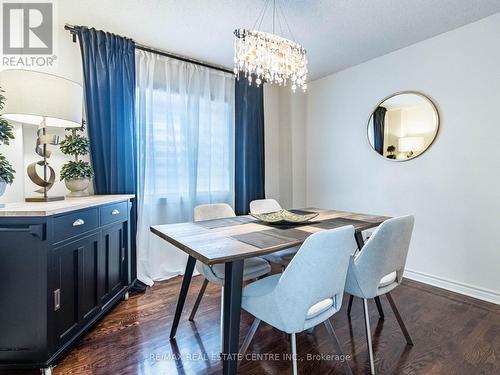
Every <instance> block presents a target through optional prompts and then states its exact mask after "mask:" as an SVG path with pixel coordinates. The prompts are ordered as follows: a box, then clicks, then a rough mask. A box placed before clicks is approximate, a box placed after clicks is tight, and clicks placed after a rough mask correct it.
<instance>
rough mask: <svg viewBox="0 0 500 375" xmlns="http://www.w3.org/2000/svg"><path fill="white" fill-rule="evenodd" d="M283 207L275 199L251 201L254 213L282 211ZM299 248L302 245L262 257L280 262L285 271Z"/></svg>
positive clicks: (251, 211)
mask: <svg viewBox="0 0 500 375" xmlns="http://www.w3.org/2000/svg"><path fill="white" fill-rule="evenodd" d="M281 209H282V208H281V205H280V204H279V203H278V202H277V201H276V200H275V199H257V200H254V201H251V202H250V213H252V214H265V213H268V212H276V211H280V210H281ZM299 248H300V246H294V247H289V248H287V249H283V250H279V251H276V252H274V253H271V254H266V255H263V256H262V258H264V259H266V260H267V261H269V262H271V263H275V264H279V265H280V266H281V271H282V272H283V270H284V269H285V267H286V265H287V264H288V263H290V260H292V258H293V257H294V255H295V254H296V253H297V251H298V250H299Z"/></svg>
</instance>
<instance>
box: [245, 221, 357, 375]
mask: <svg viewBox="0 0 500 375" xmlns="http://www.w3.org/2000/svg"><path fill="white" fill-rule="evenodd" d="M353 237H354V227H353V226H346V227H342V228H337V229H333V230H328V231H322V232H318V233H315V234H312V235H311V236H310V237H309V238H307V239H306V241H305V242H304V243H303V244H302V246H301V247H300V249H299V251H298V252H297V254H296V255H295V257H293V259H292V260H291V262H290V264H289V265H288V267H287V268H286V269H285V271H284V272H283V273H282V274H277V275H272V276H268V277H265V278H263V279H260V280H258V281H255V282H253V283H251V284H249V285H248V286H246V287H245V288H244V289H243V297H242V308H243V309H244V310H246V311H248V312H249V313H250V314H252V315H254V316H255V321H254V323H253V324H252V327H251V328H250V331H249V333H248V335H247V336H246V338H245V341H244V343H243V345H242V348H241V350H240V354H241V355H244V353H245V352H246V351H247V349H248V346H249V344H250V342H251V340H252V338H253V336H254V334H255V332H256V331H257V328H258V326H259V324H260V322H261V321H264V322H266V323H267V324H269V325H271V326H273V327H275V328H277V329H279V330H281V331H284V332H286V333H288V334H291V344H292V345H291V346H292V354H293V356H292V357H293V373H294V374H297V349H296V340H295V334H296V333H299V332H303V331H305V330H308V329H309V328H312V327H314V326H316V325H318V324H321V323H324V324H325V326H326V328H327V330H328V332H329V333H330V334H331V335H332V338H333V341H334V344H335V345H336V347H337V350H339V351H340V352H342V350H341V348H340V344H339V342H338V339H337V337H336V335H335V332H334V330H333V327H332V324H331V323H330V321H329V318H330V317H331V316H332V315H333V314H335V313H336V312H337V311H339V309H340V307H341V306H342V296H343V293H344V285H345V280H346V274H347V268H348V266H349V258H350V257H351V254H352V253H353V252H354V241H353ZM343 365H344V369H345V371H346V372H347V373H351V370H350V368H349V365H348V364H347V362H346V361H343Z"/></svg>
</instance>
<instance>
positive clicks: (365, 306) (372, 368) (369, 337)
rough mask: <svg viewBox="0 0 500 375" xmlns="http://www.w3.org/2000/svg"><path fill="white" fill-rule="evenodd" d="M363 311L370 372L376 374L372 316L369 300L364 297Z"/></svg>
mask: <svg viewBox="0 0 500 375" xmlns="http://www.w3.org/2000/svg"><path fill="white" fill-rule="evenodd" d="M363 311H364V313H365V328H366V342H367V344H368V355H369V356H370V374H372V375H374V374H375V362H374V360H373V347H372V333H371V329H370V316H369V314H368V300H367V299H366V298H363Z"/></svg>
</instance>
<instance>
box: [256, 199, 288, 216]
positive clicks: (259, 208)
mask: <svg viewBox="0 0 500 375" xmlns="http://www.w3.org/2000/svg"><path fill="white" fill-rule="evenodd" d="M279 210H281V206H280V204H279V203H278V202H277V201H276V200H274V199H257V200H254V201H251V202H250V212H251V213H252V214H266V213H268V212H276V211H279Z"/></svg>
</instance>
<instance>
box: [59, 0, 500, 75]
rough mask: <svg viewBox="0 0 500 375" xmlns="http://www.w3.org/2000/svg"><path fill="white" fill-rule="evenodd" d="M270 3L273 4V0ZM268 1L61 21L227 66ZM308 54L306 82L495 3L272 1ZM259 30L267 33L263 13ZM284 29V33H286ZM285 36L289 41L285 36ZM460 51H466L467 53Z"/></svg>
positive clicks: (220, 1)
mask: <svg viewBox="0 0 500 375" xmlns="http://www.w3.org/2000/svg"><path fill="white" fill-rule="evenodd" d="M270 1H272V0H270ZM264 2H265V0H232V1H231V0H175V1H174V0H59V1H57V3H58V8H57V12H58V18H59V20H60V22H63V23H70V24H76V25H86V26H93V27H96V28H100V29H103V30H105V31H110V32H114V33H117V34H120V35H124V36H128V37H131V38H133V39H135V40H136V41H137V42H141V43H144V44H147V45H150V46H153V47H156V48H160V49H164V50H167V51H171V52H175V53H178V54H182V55H186V56H190V57H193V58H197V59H202V60H206V61H208V62H211V63H215V64H219V65H224V66H227V67H232V64H233V38H234V37H233V30H234V29H235V28H239V27H251V26H252V25H253V24H254V21H255V19H256V18H257V16H258V14H259V12H260V10H261V9H262V6H263V4H264ZM276 2H277V3H278V2H280V3H281V4H282V5H283V7H284V8H285V13H286V15H287V20H288V23H289V24H290V27H291V29H292V32H293V34H294V36H295V37H296V41H297V42H299V43H301V44H302V45H303V46H304V47H305V48H306V49H307V51H308V59H309V71H310V79H317V78H320V77H323V76H325V75H328V74H330V73H333V72H337V71H339V70H342V69H345V68H347V67H349V66H353V65H356V64H359V63H361V62H363V61H367V60H370V59H372V58H374V57H377V56H381V55H384V54H386V53H388V52H391V51H394V50H397V49H399V48H402V47H405V46H408V45H411V44H413V43H416V42H418V41H421V40H424V39H427V38H429V37H432V36H434V35H438V34H441V33H443V32H446V31H449V30H452V29H455V28H457V27H459V26H462V25H465V24H467V23H471V22H474V21H476V20H479V19H481V18H484V17H487V16H489V15H492V14H494V13H497V12H500V1H499V0H276ZM261 29H264V30H267V31H269V30H270V29H271V12H269V11H268V14H267V17H266V19H264V22H263V24H262V27H261ZM285 30H286V28H285ZM283 34H284V35H283V36H284V37H288V38H289V37H290V35H289V33H287V32H284V33H283ZM464 47H465V46H464Z"/></svg>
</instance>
